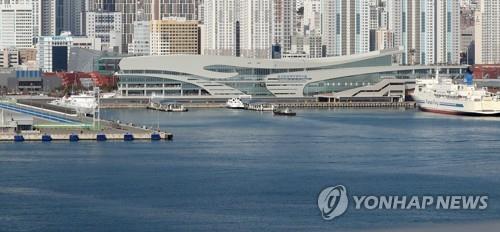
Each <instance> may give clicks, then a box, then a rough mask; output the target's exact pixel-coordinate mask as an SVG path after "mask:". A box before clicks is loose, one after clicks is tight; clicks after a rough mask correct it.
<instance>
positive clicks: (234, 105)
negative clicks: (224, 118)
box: [226, 95, 252, 109]
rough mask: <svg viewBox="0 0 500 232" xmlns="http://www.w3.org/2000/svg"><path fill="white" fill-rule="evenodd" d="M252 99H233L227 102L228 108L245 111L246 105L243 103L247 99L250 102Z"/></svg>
mask: <svg viewBox="0 0 500 232" xmlns="http://www.w3.org/2000/svg"><path fill="white" fill-rule="evenodd" d="M251 98H252V96H251V95H240V96H238V97H235V98H231V99H229V100H227V102H226V107H227V108H229V109H245V108H246V107H245V103H244V102H243V101H244V100H245V99H246V100H247V101H248V100H250V99H251Z"/></svg>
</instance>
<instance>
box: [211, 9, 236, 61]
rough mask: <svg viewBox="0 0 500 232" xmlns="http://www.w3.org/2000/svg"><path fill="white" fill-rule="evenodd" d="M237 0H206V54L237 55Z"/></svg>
mask: <svg viewBox="0 0 500 232" xmlns="http://www.w3.org/2000/svg"><path fill="white" fill-rule="evenodd" d="M236 2H237V0H205V2H204V9H205V13H204V24H205V25H204V27H205V28H204V29H205V32H204V34H205V37H204V38H202V39H203V40H204V41H205V42H204V45H205V51H204V52H203V53H204V54H206V55H220V56H236V55H237V54H236V51H237V37H239V35H240V31H239V30H238V27H237V25H239V22H237V13H236V12H237V11H236V7H237V6H236ZM238 41H239V40H238Z"/></svg>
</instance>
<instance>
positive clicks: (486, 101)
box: [413, 70, 500, 116]
mask: <svg viewBox="0 0 500 232" xmlns="http://www.w3.org/2000/svg"><path fill="white" fill-rule="evenodd" d="M416 84H417V85H416V88H415V92H414V94H413V98H414V99H415V100H416V102H417V105H418V108H419V109H420V110H422V111H428V112H434V113H440V114H453V115H466V116H498V115H500V96H499V95H496V94H493V93H490V92H488V91H487V89H486V88H479V87H477V86H475V85H474V83H473V78H472V74H471V73H470V71H469V72H467V73H466V74H465V78H464V83H457V81H456V80H453V79H451V78H440V77H439V71H438V70H436V76H435V77H434V78H432V79H423V80H417V83H416Z"/></svg>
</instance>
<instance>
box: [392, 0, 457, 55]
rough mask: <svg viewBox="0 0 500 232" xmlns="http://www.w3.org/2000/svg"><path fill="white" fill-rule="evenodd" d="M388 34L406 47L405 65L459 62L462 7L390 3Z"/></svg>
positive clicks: (413, 0) (450, 1) (407, 0)
mask: <svg viewBox="0 0 500 232" xmlns="http://www.w3.org/2000/svg"><path fill="white" fill-rule="evenodd" d="M387 10H388V12H389V17H388V28H387V29H388V31H389V32H390V33H392V35H393V46H394V47H403V49H404V52H403V54H402V56H401V57H398V62H400V63H402V64H438V63H441V64H444V63H446V64H457V63H459V62H460V4H459V2H458V1H454V0H443V1H435V0H400V1H399V0H397V1H396V0H388V1H387Z"/></svg>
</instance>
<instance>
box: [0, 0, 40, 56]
mask: <svg viewBox="0 0 500 232" xmlns="http://www.w3.org/2000/svg"><path fill="white" fill-rule="evenodd" d="M10 47H14V48H18V49H19V48H31V47H33V5H32V1H31V0H18V1H10V0H2V1H1V2H0V49H1V48H10Z"/></svg>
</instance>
